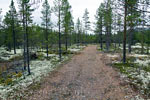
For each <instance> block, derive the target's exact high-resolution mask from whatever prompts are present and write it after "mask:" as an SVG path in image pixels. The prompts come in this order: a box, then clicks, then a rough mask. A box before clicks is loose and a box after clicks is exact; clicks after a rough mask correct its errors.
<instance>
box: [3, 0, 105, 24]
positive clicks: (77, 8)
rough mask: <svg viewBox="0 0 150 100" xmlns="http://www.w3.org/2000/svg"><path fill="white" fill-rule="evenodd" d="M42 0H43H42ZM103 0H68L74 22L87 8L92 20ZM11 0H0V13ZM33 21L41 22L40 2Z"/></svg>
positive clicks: (6, 8) (7, 7) (6, 7)
mask: <svg viewBox="0 0 150 100" xmlns="http://www.w3.org/2000/svg"><path fill="white" fill-rule="evenodd" d="M16 1H17V0H14V2H15V5H16V8H18V6H17V3H16ZM42 1H44V0H42ZM102 1H103V0H69V2H70V4H71V6H72V10H73V12H72V14H73V16H74V21H75V22H76V19H77V18H78V17H80V18H82V16H83V13H84V11H85V9H86V8H87V9H88V11H89V13H90V14H89V17H90V21H91V22H93V21H94V20H95V17H94V15H95V14H96V10H97V8H98V7H99V5H100V3H101V2H102ZM10 2H11V0H0V8H2V11H3V12H2V14H3V15H5V13H6V12H7V11H8V10H9V5H10ZM49 3H50V6H53V0H49ZM33 15H34V19H33V20H34V22H36V23H38V24H40V23H41V19H40V17H41V4H40V7H39V9H37V10H36V11H34V13H33Z"/></svg>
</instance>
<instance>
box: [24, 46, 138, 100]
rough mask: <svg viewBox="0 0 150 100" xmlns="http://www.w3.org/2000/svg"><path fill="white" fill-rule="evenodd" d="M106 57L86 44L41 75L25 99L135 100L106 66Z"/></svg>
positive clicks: (131, 90)
mask: <svg viewBox="0 0 150 100" xmlns="http://www.w3.org/2000/svg"><path fill="white" fill-rule="evenodd" d="M106 62H107V63H108V62H109V58H108V57H107V56H105V55H104V54H102V53H101V52H99V51H97V46H96V45H89V46H88V47H86V48H85V49H84V50H83V51H81V53H80V54H78V55H75V56H74V57H73V58H72V59H71V60H70V61H69V62H68V63H66V64H64V65H63V66H62V67H60V68H59V70H56V71H55V72H53V73H51V74H50V75H49V76H47V77H45V78H44V80H43V81H42V83H41V86H40V88H38V89H37V90H34V92H33V94H32V95H31V96H28V97H25V99H27V100H131V98H132V100H135V99H134V97H135V96H136V95H137V93H136V92H134V91H133V89H132V88H131V87H130V85H128V84H126V83H125V82H124V79H122V78H121V77H120V75H119V73H118V72H117V71H116V70H115V69H114V68H112V67H111V66H109V65H107V64H106Z"/></svg>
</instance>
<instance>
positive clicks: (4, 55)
mask: <svg viewBox="0 0 150 100" xmlns="http://www.w3.org/2000/svg"><path fill="white" fill-rule="evenodd" d="M22 53H23V49H16V54H14V51H13V50H11V51H10V52H9V51H6V49H5V48H4V47H0V59H2V60H10V59H12V58H14V57H17V56H21V54H22Z"/></svg>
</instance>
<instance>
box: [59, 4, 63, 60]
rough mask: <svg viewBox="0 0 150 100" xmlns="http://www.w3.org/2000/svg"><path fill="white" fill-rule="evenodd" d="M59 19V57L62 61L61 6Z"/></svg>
mask: <svg viewBox="0 0 150 100" xmlns="http://www.w3.org/2000/svg"><path fill="white" fill-rule="evenodd" d="M58 17H59V18H58V20H59V59H60V61H61V52H62V51H61V32H60V6H59V16H58Z"/></svg>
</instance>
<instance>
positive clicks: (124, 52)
mask: <svg viewBox="0 0 150 100" xmlns="http://www.w3.org/2000/svg"><path fill="white" fill-rule="evenodd" d="M124 8H125V12H124V39H123V63H124V64H125V63H126V33H127V26H126V18H127V0H125V6H124Z"/></svg>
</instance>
